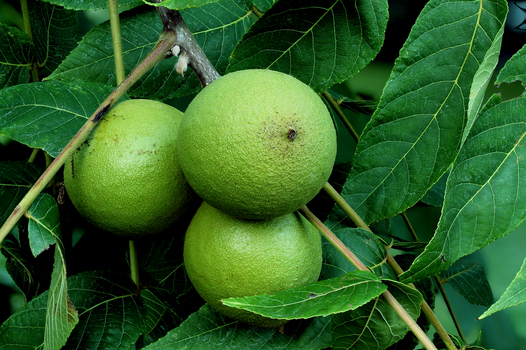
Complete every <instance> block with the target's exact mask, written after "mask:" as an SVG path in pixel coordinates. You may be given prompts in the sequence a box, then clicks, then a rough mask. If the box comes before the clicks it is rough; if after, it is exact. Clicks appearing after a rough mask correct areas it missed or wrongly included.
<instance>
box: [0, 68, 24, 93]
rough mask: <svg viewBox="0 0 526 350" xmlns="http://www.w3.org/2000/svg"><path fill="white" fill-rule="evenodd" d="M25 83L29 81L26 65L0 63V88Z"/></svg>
mask: <svg viewBox="0 0 526 350" xmlns="http://www.w3.org/2000/svg"><path fill="white" fill-rule="evenodd" d="M26 83H29V70H28V69H27V67H23V66H9V65H0V89H3V88H6V87H9V86H13V85H18V84H26Z"/></svg>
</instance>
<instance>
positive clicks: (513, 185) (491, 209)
mask: <svg viewBox="0 0 526 350" xmlns="http://www.w3.org/2000/svg"><path fill="white" fill-rule="evenodd" d="M525 101H526V97H522V98H518V99H514V100H510V101H507V102H502V103H500V104H497V105H495V106H494V107H491V108H489V109H487V110H485V112H484V113H483V114H482V115H481V116H479V117H478V119H477V120H476V121H475V123H474V124H473V128H472V130H471V132H470V134H469V136H468V138H467V140H466V142H465V143H464V146H463V148H462V150H461V152H460V154H459V155H458V157H457V160H456V162H455V164H454V165H453V168H452V170H451V174H450V175H449V179H448V182H447V187H446V197H445V200H444V206H443V209H442V216H441V217H440V221H439V223H438V227H437V230H436V232H435V235H434V237H433V239H432V240H431V241H430V242H429V244H428V245H427V247H426V249H425V251H424V252H423V253H422V254H421V255H420V256H419V257H418V258H417V259H416V260H415V262H414V263H413V265H412V266H411V268H410V269H409V271H406V272H405V273H404V274H402V275H401V276H400V279H401V280H402V281H409V280H418V279H420V278H425V277H428V276H433V275H436V274H438V273H440V272H441V271H443V270H445V269H447V268H448V267H449V266H451V265H452V264H453V263H454V262H455V261H457V260H458V259H459V258H461V257H463V256H465V255H468V254H471V253H472V252H474V251H476V250H478V249H480V248H482V247H484V246H486V245H488V244H489V243H491V242H493V241H494V240H496V239H498V238H500V237H502V236H504V235H506V234H508V233H510V232H511V231H513V230H514V229H515V228H516V227H517V226H518V225H519V224H520V223H521V222H523V221H524V220H525V219H526V202H525V201H524V198H525V196H526V192H525V191H526V183H525V179H524V176H521V174H522V172H523V171H525V170H526V169H525V170H523V169H524V168H525V164H524V158H525V157H526V147H525V144H526V143H525V139H524V138H525V136H526V123H525V122H524V103H525Z"/></svg>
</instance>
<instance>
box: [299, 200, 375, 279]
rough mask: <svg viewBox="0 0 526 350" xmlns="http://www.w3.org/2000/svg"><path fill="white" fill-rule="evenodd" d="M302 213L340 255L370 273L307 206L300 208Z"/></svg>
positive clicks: (358, 268) (357, 267) (359, 268)
mask: <svg viewBox="0 0 526 350" xmlns="http://www.w3.org/2000/svg"><path fill="white" fill-rule="evenodd" d="M300 210H301V212H302V213H303V214H304V215H305V217H306V218H307V220H309V221H310V222H311V223H312V224H313V225H314V226H315V227H316V228H317V229H318V230H319V231H320V232H321V234H322V235H323V237H325V238H326V239H327V240H328V241H329V242H330V243H331V244H332V245H333V246H334V247H335V248H336V249H338V251H339V252H340V253H342V254H343V256H345V257H346V258H347V260H349V262H350V263H351V264H352V265H353V266H354V267H355V268H356V269H357V270H362V271H369V269H368V268H367V266H365V265H364V264H363V263H362V262H361V261H360V259H358V258H357V257H356V255H354V253H353V252H351V251H350V250H349V248H347V246H346V245H345V244H343V242H342V241H340V239H339V238H338V237H336V235H335V234H334V233H332V231H331V230H329V228H327V226H325V225H324V224H323V223H322V222H321V221H320V219H318V218H317V217H316V216H315V215H314V214H313V213H312V212H311V211H310V210H309V209H307V207H306V206H303V207H301V208H300Z"/></svg>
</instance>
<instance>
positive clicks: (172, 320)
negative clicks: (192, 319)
mask: <svg viewBox="0 0 526 350" xmlns="http://www.w3.org/2000/svg"><path fill="white" fill-rule="evenodd" d="M141 298H142V300H143V302H144V305H145V307H146V319H145V323H146V324H145V326H146V329H145V331H144V335H145V336H146V337H147V340H148V342H150V343H153V342H154V341H156V340H158V339H159V338H162V337H164V336H165V335H166V333H167V332H168V331H169V330H171V329H174V328H175V327H177V326H178V325H179V324H180V323H181V319H180V318H179V317H177V316H176V315H174V314H173V313H172V312H170V310H169V309H168V308H167V307H166V305H165V304H164V303H163V302H162V300H160V299H159V298H158V297H157V296H156V295H155V294H154V293H152V292H151V291H150V290H149V289H142V290H141Z"/></svg>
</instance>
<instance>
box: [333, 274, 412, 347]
mask: <svg viewBox="0 0 526 350" xmlns="http://www.w3.org/2000/svg"><path fill="white" fill-rule="evenodd" d="M388 283H389V292H391V294H392V295H393V296H394V297H395V298H396V299H397V300H398V302H399V303H400V304H401V305H402V306H403V307H404V309H405V310H406V311H407V312H408V313H409V315H410V316H411V317H412V318H413V319H417V318H418V315H419V314H420V303H421V302H422V295H421V294H420V293H419V292H418V291H417V290H415V289H413V288H411V287H409V286H407V285H405V284H402V283H398V282H393V281H389V282H388ZM331 319H332V339H333V341H332V349H335V350H337V349H351V348H352V349H353V350H362V349H364V350H371V349H375V350H382V349H385V348H387V347H389V346H391V345H392V344H394V343H396V342H398V341H399V340H400V339H402V338H403V337H404V336H405V334H406V333H407V332H408V330H409V328H408V327H407V325H406V324H405V323H404V322H403V321H402V319H401V318H400V316H399V315H398V314H397V313H396V312H395V311H394V310H393V308H392V307H391V306H390V305H389V303H388V302H387V300H386V299H385V298H383V297H379V298H377V299H376V300H372V301H371V302H369V303H368V304H367V305H364V306H362V307H361V308H359V309H356V310H352V311H348V312H345V313H341V314H334V315H332V316H331Z"/></svg>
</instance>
